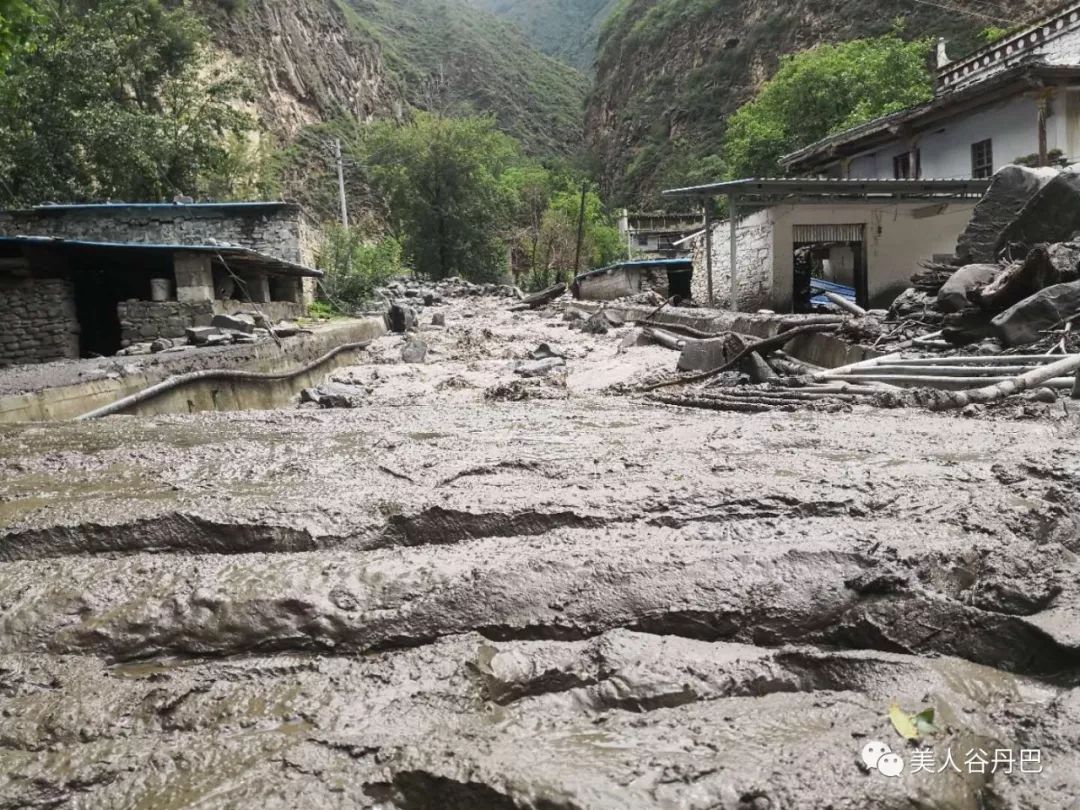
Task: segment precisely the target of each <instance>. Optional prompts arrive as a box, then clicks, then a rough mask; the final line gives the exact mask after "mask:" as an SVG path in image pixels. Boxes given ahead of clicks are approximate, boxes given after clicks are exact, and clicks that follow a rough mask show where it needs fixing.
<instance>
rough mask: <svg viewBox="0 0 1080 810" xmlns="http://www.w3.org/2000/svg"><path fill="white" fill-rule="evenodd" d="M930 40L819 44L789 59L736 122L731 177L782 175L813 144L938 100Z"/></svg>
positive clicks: (727, 145) (727, 152) (728, 145)
mask: <svg viewBox="0 0 1080 810" xmlns="http://www.w3.org/2000/svg"><path fill="white" fill-rule="evenodd" d="M931 48H932V43H931V41H930V40H929V39H919V40H915V41H911V42H908V41H905V40H903V39H901V38H900V37H899V36H898V35H897V34H895V33H894V34H887V35H885V36H881V37H875V38H872V39H857V40H852V41H850V42H843V43H840V44H836V45H819V46H818V47H816V48H812V49H811V50H808V51H804V52H802V53H799V54H796V55H794V56H790V57H787V58H785V59H784V60H783V61H782V63H781V65H780V69H779V70H778V71H777V72H776V75H774V76H773V77H772V79H770V80H769V81H768V82H766V84H765V85H764V87H762V89H761V91H760V92H759V93H758V95H757V97H756V98H755V99H754V100H753V101H750V102H749V103H747V104H745V105H744V106H742V107H741V108H739V110H738V112H736V113H735V115H733V116H732V117H731V120H730V121H729V122H728V129H727V133H726V135H725V139H724V163H725V166H726V173H727V174H728V176H729V177H747V176H766V175H772V174H776V173H777V172H778V170H779V159H780V157H781V156H783V155H784V154H786V153H788V152H792V151H794V150H795V149H798V148H800V147H802V146H805V145H807V144H809V143H813V142H814V141H816V140H819V139H821V138H824V137H825V136H827V135H830V134H832V133H835V132H839V131H842V130H844V129H847V128H849V127H853V126H856V125H857V124H861V123H864V122H866V121H869V120H871V119H873V118H877V117H879V116H882V115H887V114H889V113H893V112H897V111H898V110H902V109H904V108H905V107H910V106H912V105H915V104H919V103H921V102H924V101H928V100H929V99H930V98H932V97H933V84H932V78H931V75H930V71H929V58H930V52H931Z"/></svg>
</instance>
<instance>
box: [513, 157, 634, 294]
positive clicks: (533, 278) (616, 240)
mask: <svg viewBox="0 0 1080 810" xmlns="http://www.w3.org/2000/svg"><path fill="white" fill-rule="evenodd" d="M504 180H505V182H506V183H507V184H508V185H509V186H511V187H512V189H513V191H514V194H515V197H516V199H517V214H516V218H515V223H516V227H515V229H514V231H513V237H512V240H511V243H512V246H513V259H514V262H513V269H514V274H515V276H517V277H518V280H519V282H520V283H521V284H523V285H524V286H526V287H528V288H531V289H541V288H544V287H547V286H550V285H551V284H552V283H554V282H556V281H558V280H560V279H563V280H567V279H568V278H569V277H570V276H571V275H572V274H573V271H574V257H575V255H576V253H577V237H578V221H579V217H580V216H581V186H582V179H581V177H580V176H579V175H577V174H576V173H574V172H568V171H558V170H549V169H547V168H545V167H543V166H539V165H536V164H527V165H524V166H520V167H516V168H515V169H512V170H510V171H509V172H507V174H506V175H505V177H504ZM624 255H625V248H624V246H623V243H622V238H621V237H620V236H619V231H618V228H616V227H615V226H614V225H613V224H612V223H611V218H610V216H609V215H608V212H607V210H606V208H605V206H604V203H603V201H602V200H601V198H600V196H599V194H597V192H596V191H595V190H594V189H592V188H589V189H588V190H587V191H586V193H585V209H584V229H583V232H582V244H581V257H580V265H581V268H582V269H589V268H593V267H599V266H603V265H605V264H609V263H611V262H612V261H614V260H616V259H617V258H620V257H622V256H624Z"/></svg>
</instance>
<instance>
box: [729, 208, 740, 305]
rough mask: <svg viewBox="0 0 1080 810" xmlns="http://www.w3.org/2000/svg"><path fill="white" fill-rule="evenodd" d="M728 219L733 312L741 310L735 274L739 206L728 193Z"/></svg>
mask: <svg viewBox="0 0 1080 810" xmlns="http://www.w3.org/2000/svg"><path fill="white" fill-rule="evenodd" d="M728 221H729V223H730V225H731V229H730V239H731V257H730V258H731V306H730V307H729V309H730V310H731V311H732V312H738V311H739V279H738V277H737V276H736V274H735V271H736V265H737V264H738V261H739V207H738V204H737V203H736V202H735V195H734V194H729V195H728Z"/></svg>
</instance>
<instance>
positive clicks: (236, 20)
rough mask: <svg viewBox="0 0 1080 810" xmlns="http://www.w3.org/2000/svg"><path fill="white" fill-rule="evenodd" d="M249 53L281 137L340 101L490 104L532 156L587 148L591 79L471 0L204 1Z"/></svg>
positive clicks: (372, 105)
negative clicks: (583, 137) (542, 50)
mask: <svg viewBox="0 0 1080 810" xmlns="http://www.w3.org/2000/svg"><path fill="white" fill-rule="evenodd" d="M201 6H202V8H203V10H204V14H205V16H206V17H207V19H208V20H209V21H210V23H211V25H212V27H213V28H214V30H215V32H216V39H217V41H218V43H219V45H220V46H221V48H222V49H223V50H224V51H225V52H227V53H230V54H231V55H233V56H234V57H236V58H237V59H238V60H242V64H243V65H244V70H245V73H247V75H248V77H249V79H251V80H253V83H254V84H255V85H256V88H257V92H256V95H255V103H256V105H257V107H258V109H259V112H260V114H261V117H262V118H263V119H264V121H266V122H267V123H268V124H269V125H270V126H271V128H272V129H274V130H275V131H278V132H281V133H284V134H286V135H288V134H291V133H294V132H295V131H296V130H297V129H298V128H299V127H300V126H301V125H304V124H310V123H315V122H318V121H321V120H327V119H328V118H332V117H334V116H335V115H338V114H340V113H341V112H342V111H347V112H349V113H352V114H354V115H356V116H358V117H360V118H369V117H385V116H388V115H400V114H402V113H403V111H404V110H405V108H406V106H407V104H410V103H411V104H413V105H415V106H418V107H421V108H426V107H428V106H431V105H433V104H440V105H444V106H446V107H447V108H449V109H450V110H451V111H455V112H458V111H472V112H477V113H482V114H493V115H495V116H496V118H497V119H498V122H499V125H500V128H501V129H503V130H504V131H505V132H507V133H508V134H510V135H512V136H514V137H516V138H518V139H519V140H521V141H522V143H523V144H524V146H525V148H526V149H527V150H528V151H530V152H532V153H534V154H541V155H546V154H568V153H570V152H572V151H573V150H574V149H577V148H579V147H580V144H581V133H582V117H583V105H584V99H585V96H586V92H587V89H588V83H587V80H586V79H585V77H584V76H583V75H582V74H581V73H579V72H578V71H576V70H574V69H572V68H570V67H568V66H566V65H564V64H561V63H560V62H558V61H556V60H555V59H552V58H551V57H548V56H546V55H544V54H542V53H540V52H539V51H538V50H537V49H536V48H534V47H533V46H532V45H531V44H530V43H529V42H527V41H526V40H525V38H524V36H523V35H522V34H521V33H520V32H519V31H518V30H517V29H516V28H515V27H514V26H513V25H511V24H510V23H507V22H505V21H503V20H500V19H498V18H497V17H495V16H494V15H492V14H489V13H487V12H484V11H481V10H477V9H475V8H473V7H472V6H470V5H467V4H466V3H465V2H464V0H246V2H245V3H242V4H237V3H224V2H211V1H210V0H206V2H203V3H202V4H201Z"/></svg>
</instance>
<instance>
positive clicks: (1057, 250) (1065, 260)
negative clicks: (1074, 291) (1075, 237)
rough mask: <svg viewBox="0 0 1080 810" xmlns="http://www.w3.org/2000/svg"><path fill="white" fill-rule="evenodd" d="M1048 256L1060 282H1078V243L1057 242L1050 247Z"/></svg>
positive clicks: (1079, 276) (1079, 261)
mask: <svg viewBox="0 0 1080 810" xmlns="http://www.w3.org/2000/svg"><path fill="white" fill-rule="evenodd" d="M1049 254H1050V262H1051V264H1053V265H1054V267H1055V268H1056V269H1057V271H1058V273H1059V274H1060V276H1061V280H1062V282H1068V281H1077V280H1080V243H1075V242H1059V243H1058V244H1056V245H1051V246H1050V249H1049Z"/></svg>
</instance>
